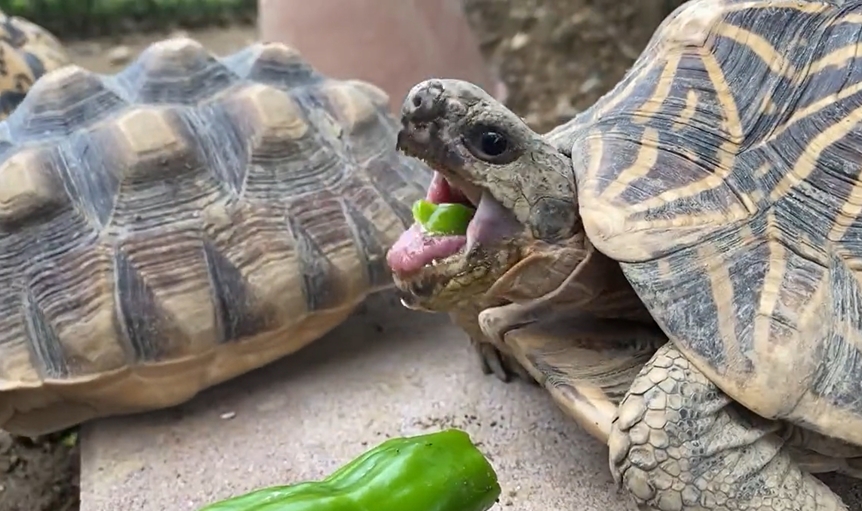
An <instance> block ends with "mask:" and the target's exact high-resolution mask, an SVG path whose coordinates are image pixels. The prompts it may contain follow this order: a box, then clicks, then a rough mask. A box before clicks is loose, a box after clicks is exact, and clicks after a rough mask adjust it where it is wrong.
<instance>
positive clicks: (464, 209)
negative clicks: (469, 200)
mask: <svg viewBox="0 0 862 511" xmlns="http://www.w3.org/2000/svg"><path fill="white" fill-rule="evenodd" d="M475 213H476V210H475V209H473V208H471V207H470V206H466V205H464V204H458V203H443V204H434V203H432V202H428V201H427V200H425V199H420V200H418V201H416V202H414V203H413V219H414V220H416V222H418V223H419V225H421V226H422V229H424V230H425V232H428V233H430V234H434V235H446V234H449V235H461V236H463V235H464V234H466V233H467V226H468V225H469V224H470V220H472V219H473V215H474V214H475Z"/></svg>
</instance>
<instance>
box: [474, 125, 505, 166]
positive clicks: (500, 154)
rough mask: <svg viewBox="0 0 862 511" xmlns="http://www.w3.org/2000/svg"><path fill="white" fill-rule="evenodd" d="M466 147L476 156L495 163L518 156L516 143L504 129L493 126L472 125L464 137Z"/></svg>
mask: <svg viewBox="0 0 862 511" xmlns="http://www.w3.org/2000/svg"><path fill="white" fill-rule="evenodd" d="M464 142H465V143H466V146H467V149H468V150H469V151H470V152H471V153H473V156H475V157H476V158H478V159H480V160H483V161H486V162H488V163H494V164H497V165H500V164H505V163H509V162H510V161H512V160H514V159H516V158H517V157H518V154H517V153H518V152H517V151H515V150H514V149H516V144H514V143H513V141H512V139H511V137H510V136H509V134H508V133H506V132H505V131H503V130H501V129H499V128H496V127H494V126H488V125H480V126H474V127H473V129H471V130H470V131H469V132H468V133H467V136H466V137H464Z"/></svg>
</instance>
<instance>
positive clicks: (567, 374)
mask: <svg viewBox="0 0 862 511" xmlns="http://www.w3.org/2000/svg"><path fill="white" fill-rule="evenodd" d="M666 342H667V337H665V335H664V333H662V332H661V330H659V329H658V327H655V326H654V325H645V324H643V323H637V322H632V321H625V320H617V319H599V318H595V317H592V316H588V315H586V314H581V315H576V316H569V317H565V318H558V319H555V320H551V321H543V322H540V323H535V324H533V325H530V326H528V327H525V328H520V329H515V330H512V331H510V332H509V333H508V334H507V335H506V336H505V339H504V343H505V346H506V349H507V351H508V352H509V353H511V356H512V357H514V359H516V360H517V361H518V362H519V363H520V365H522V366H523V367H524V368H526V370H527V371H528V372H529V373H530V375H532V377H533V378H534V379H535V380H536V381H537V382H538V383H539V384H541V385H543V386H544V387H545V388H546V389H547V390H548V392H549V393H550V394H551V396H552V397H553V399H554V401H555V402H556V403H557V404H558V405H559V406H560V408H562V410H563V411H564V412H565V413H566V414H567V415H569V416H570V417H571V418H572V419H574V420H575V421H576V422H577V423H578V424H579V425H580V426H581V427H583V428H584V429H585V430H586V431H587V432H588V433H590V434H591V435H592V436H594V437H596V438H597V439H599V440H600V441H601V442H602V443H605V444H606V443H607V441H608V435H609V434H610V429H611V422H612V420H613V417H614V416H615V414H616V411H617V404H618V403H619V402H620V400H621V399H622V398H623V396H624V395H625V393H626V391H627V390H628V389H629V388H630V387H631V384H632V381H634V379H635V377H636V376H637V374H638V372H639V371H640V369H641V368H642V367H643V366H644V364H645V363H646V362H647V361H649V359H650V358H651V357H652V355H653V354H654V353H655V352H656V350H657V349H658V348H659V347H660V346H662V345H663V344H665V343H666Z"/></svg>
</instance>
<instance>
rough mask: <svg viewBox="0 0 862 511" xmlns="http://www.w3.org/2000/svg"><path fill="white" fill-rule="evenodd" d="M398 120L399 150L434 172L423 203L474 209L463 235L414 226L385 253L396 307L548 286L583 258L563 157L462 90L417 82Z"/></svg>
mask: <svg viewBox="0 0 862 511" xmlns="http://www.w3.org/2000/svg"><path fill="white" fill-rule="evenodd" d="M401 115H402V129H401V131H400V132H399V134H398V148H399V150H401V151H402V152H404V153H405V154H407V155H409V156H413V157H416V158H419V159H421V160H423V161H425V162H426V163H427V164H428V165H429V166H430V167H431V168H433V169H434V170H435V171H436V172H435V175H434V178H433V180H432V183H431V185H430V187H429V190H428V193H427V197H426V198H427V200H428V201H430V202H432V203H438V204H439V203H452V202H461V203H465V204H469V205H471V206H473V207H474V208H475V210H476V211H475V214H474V215H473V217H472V220H471V221H470V223H469V225H468V228H467V232H466V235H464V236H435V235H428V234H426V233H424V232H423V230H422V229H421V227H420V226H418V225H416V224H414V225H413V227H411V228H410V229H409V230H407V231H406V232H405V233H404V234H403V235H402V236H401V238H400V239H399V240H398V242H396V243H395V245H394V246H393V247H392V248H391V249H390V251H389V253H388V254H387V260H388V263H389V266H390V268H391V269H392V271H393V274H394V277H395V281H396V284H397V286H398V288H399V289H400V291H401V292H402V297H403V299H402V301H403V302H404V304H405V305H406V306H408V307H411V308H416V309H424V310H436V311H451V310H453V309H455V308H456V307H459V306H460V305H463V304H465V303H466V302H470V303H473V304H475V303H476V302H477V301H479V302H482V300H481V298H483V297H484V298H485V299H486V300H487V301H486V302H482V303H485V304H486V306H493V304H492V303H491V302H494V301H496V300H500V301H501V302H500V303H503V302H506V301H512V296H505V295H506V294H507V293H509V294H511V293H513V292H514V293H517V294H519V295H520V296H521V297H522V298H538V297H540V296H542V295H543V294H545V293H547V292H550V291H551V290H553V289H555V288H556V287H558V286H559V285H560V284H561V283H562V282H563V280H564V279H565V278H566V277H567V276H568V275H569V274H570V273H571V272H572V271H573V270H574V268H575V266H577V264H578V263H579V262H580V261H579V260H578V259H583V258H584V252H585V250H584V239H585V238H584V232H583V225H582V223H581V220H580V218H579V215H578V200H577V191H576V184H575V176H574V173H573V171H572V165H571V159H570V158H569V157H568V156H566V155H565V154H563V153H562V152H560V151H559V150H558V149H557V148H556V147H554V146H552V145H551V144H550V143H549V142H548V141H547V140H546V139H545V138H544V137H543V136H542V135H539V134H537V133H535V132H534V131H533V130H531V129H530V128H529V127H528V126H527V125H526V124H525V123H524V122H523V121H522V120H521V119H520V118H519V117H518V116H517V115H515V114H514V113H513V112H511V111H510V110H509V109H507V108H506V107H505V106H503V105H502V104H500V103H499V102H498V101H496V100H495V99H493V98H492V97H491V96H489V95H488V94H486V93H485V92H484V91H483V90H482V89H480V88H479V87H477V86H475V85H472V84H470V83H467V82H463V81H459V80H438V79H435V80H428V81H425V82H422V83H420V84H418V85H416V86H415V87H414V88H413V89H412V90H411V91H410V93H409V94H408V95H407V97H406V98H405V100H404V103H403V106H402V110H401ZM536 263H541V264H536ZM516 284H517V285H516ZM525 294H526V295H530V296H524V295H525ZM459 304H460V305H459Z"/></svg>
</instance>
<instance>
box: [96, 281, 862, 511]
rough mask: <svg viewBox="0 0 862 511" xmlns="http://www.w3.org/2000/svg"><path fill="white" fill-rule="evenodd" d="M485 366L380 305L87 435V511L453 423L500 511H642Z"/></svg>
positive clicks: (204, 489) (451, 336) (516, 386)
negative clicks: (320, 336)
mask: <svg viewBox="0 0 862 511" xmlns="http://www.w3.org/2000/svg"><path fill="white" fill-rule="evenodd" d="M475 364H476V361H475V359H474V358H473V356H472V354H471V353H470V351H469V348H468V347H467V342H466V339H465V336H464V334H463V333H462V332H461V331H460V330H458V329H456V328H455V327H453V326H451V325H450V324H449V321H448V319H447V318H445V317H440V316H433V315H430V314H420V313H415V312H409V311H406V310H404V309H403V308H401V307H400V305H398V304H396V303H395V301H394V300H393V299H392V298H391V297H390V296H386V295H383V296H379V297H377V298H376V299H374V300H372V301H371V302H370V303H369V306H368V308H367V310H366V311H365V312H364V313H361V314H357V315H356V316H354V317H353V318H351V319H350V320H349V321H348V322H347V323H345V324H344V325H342V326H341V327H340V328H338V329H337V330H336V331H334V332H332V334H331V335H329V336H327V338H326V339H324V340H321V341H320V342H318V343H315V344H314V345H312V346H311V347H309V348H308V349H307V350H304V351H302V352H301V353H298V354H296V355H294V356H293V357H288V358H287V359H285V360H283V361H281V362H278V363H275V364H273V365H271V366H268V367H266V368H263V369H261V370H259V371H256V372H254V373H252V374H249V375H246V376H245V377H242V378H239V379H237V380H234V381H232V382H229V383H226V384H224V385H222V386H220V387H217V388H214V389H211V390H209V391H207V392H204V393H202V394H201V395H200V396H199V397H198V398H197V399H195V400H194V401H192V402H191V403H188V404H187V405H186V406H181V407H177V408H175V409H171V410H166V411H162V412H158V413H150V414H143V415H139V416H134V417H124V418H115V419H110V420H103V421H99V422H95V423H92V424H90V425H88V426H85V427H84V428H83V431H82V436H81V442H82V474H81V491H82V496H81V497H82V498H81V500H82V503H81V511H116V510H118V509H122V510H124V511H166V510H167V511H193V510H195V509H197V508H198V507H199V506H202V505H204V504H205V503H208V502H211V501H214V500H217V499H220V498H224V497H227V496H230V495H233V494H236V493H240V492H244V491H248V490H251V489H253V488H256V487H261V486H267V485H275V484H284V483H288V482H293V481H298V480H302V479H308V478H320V477H323V476H325V475H326V474H328V473H329V472H331V471H332V470H333V469H334V468H335V467H337V466H338V465H340V464H341V463H344V462H346V461H348V460H349V459H351V458H352V457H354V456H355V455H357V454H359V453H360V452H362V451H363V450H365V449H366V448H367V447H368V446H370V445H375V444H377V443H379V442H380V441H382V440H383V439H384V438H385V437H387V436H394V435H406V434H415V433H419V432H422V431H427V430H428V429H439V428H443V427H447V426H455V427H460V428H463V429H465V430H467V431H468V432H470V434H471V435H472V436H473V437H474V439H476V440H477V441H479V442H481V446H482V449H483V450H484V452H486V453H487V454H488V455H489V457H491V459H492V462H493V464H494V466H495V468H496V469H497V471H498V473H499V475H500V482H501V485H502V486H503V489H504V496H503V498H502V500H501V502H502V505H500V506H497V508H499V509H500V510H503V509H507V508H508V509H518V510H521V511H533V510H535V511H540V510H541V511H547V510H563V509H576V510H578V511H599V510H601V511H605V510H609V509H613V510H626V509H632V506H631V505H630V504H629V503H628V501H627V500H626V499H624V498H623V497H622V496H621V495H619V494H617V492H616V490H615V489H614V486H613V482H612V480H611V478H610V475H609V472H608V467H607V454H606V448H605V447H604V446H602V445H599V444H598V443H597V442H595V441H593V440H592V438H590V437H589V436H587V435H586V434H585V433H584V432H583V431H582V430H580V429H579V428H578V427H577V426H576V425H575V424H574V423H572V421H570V420H568V419H566V417H565V416H564V415H563V414H562V413H561V412H560V411H559V410H558V409H557V408H556V406H555V405H554V404H553V403H552V402H551V400H550V398H549V397H548V396H547V395H546V394H545V392H544V391H543V390H542V389H540V388H537V387H533V386H530V385H527V384H524V383H522V382H513V383H509V384H504V383H502V382H499V381H498V380H496V379H495V378H493V377H488V376H483V375H482V374H481V373H480V371H479V370H478V367H477V366H476V365H475ZM853 509H860V507H859V505H858V501H857V502H856V503H854V504H853Z"/></svg>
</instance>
